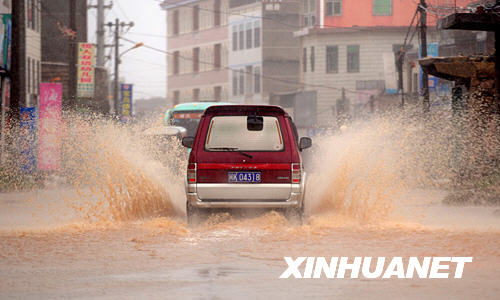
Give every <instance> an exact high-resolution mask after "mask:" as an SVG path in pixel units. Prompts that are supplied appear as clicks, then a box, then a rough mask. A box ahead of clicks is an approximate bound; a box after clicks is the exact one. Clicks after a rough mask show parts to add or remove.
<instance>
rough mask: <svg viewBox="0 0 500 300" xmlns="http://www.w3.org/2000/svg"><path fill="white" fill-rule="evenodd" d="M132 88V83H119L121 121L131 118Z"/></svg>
mask: <svg viewBox="0 0 500 300" xmlns="http://www.w3.org/2000/svg"><path fill="white" fill-rule="evenodd" d="M132 88H133V85H132V84H122V85H121V93H120V95H121V97H120V107H121V114H120V119H121V120H122V122H123V123H127V122H129V121H130V120H131V119H132V112H133V101H132Z"/></svg>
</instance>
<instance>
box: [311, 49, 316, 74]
mask: <svg viewBox="0 0 500 300" xmlns="http://www.w3.org/2000/svg"><path fill="white" fill-rule="evenodd" d="M314 60H315V57H314V47H311V72H314Z"/></svg>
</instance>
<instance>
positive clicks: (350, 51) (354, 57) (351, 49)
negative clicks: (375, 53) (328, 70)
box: [347, 45, 359, 73]
mask: <svg viewBox="0 0 500 300" xmlns="http://www.w3.org/2000/svg"><path fill="white" fill-rule="evenodd" d="M347 72H349V73H357V72H359V45H349V46H347Z"/></svg>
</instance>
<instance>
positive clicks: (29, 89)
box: [27, 57, 31, 94]
mask: <svg viewBox="0 0 500 300" xmlns="http://www.w3.org/2000/svg"><path fill="white" fill-rule="evenodd" d="M27 66H28V70H27V71H28V94H29V93H31V58H29V57H28V63H27Z"/></svg>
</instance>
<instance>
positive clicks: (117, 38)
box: [114, 18, 120, 117]
mask: <svg viewBox="0 0 500 300" xmlns="http://www.w3.org/2000/svg"><path fill="white" fill-rule="evenodd" d="M119 23H120V21H119V20H118V18H117V19H116V20H115V82H114V84H115V88H114V98H115V116H117V117H119V116H120V25H119Z"/></svg>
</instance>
